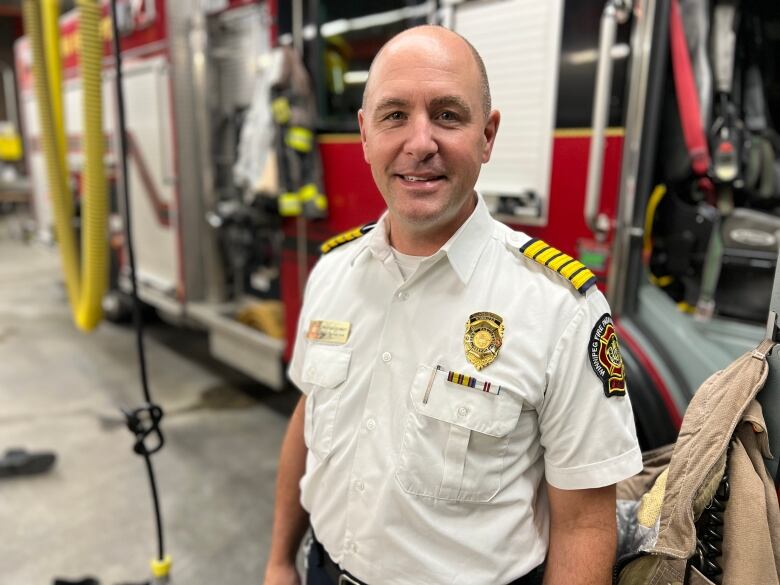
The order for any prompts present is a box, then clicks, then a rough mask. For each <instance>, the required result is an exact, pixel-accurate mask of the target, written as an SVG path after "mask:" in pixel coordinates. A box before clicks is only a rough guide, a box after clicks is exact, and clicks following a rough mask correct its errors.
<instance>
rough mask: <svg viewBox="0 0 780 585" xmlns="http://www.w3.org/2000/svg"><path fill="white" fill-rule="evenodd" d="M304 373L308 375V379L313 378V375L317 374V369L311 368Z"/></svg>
mask: <svg viewBox="0 0 780 585" xmlns="http://www.w3.org/2000/svg"><path fill="white" fill-rule="evenodd" d="M306 373H307V374H308V375H309V377H314V374H316V373H317V368H315V367H314V366H311V367H310V368H309V369H308V370H306Z"/></svg>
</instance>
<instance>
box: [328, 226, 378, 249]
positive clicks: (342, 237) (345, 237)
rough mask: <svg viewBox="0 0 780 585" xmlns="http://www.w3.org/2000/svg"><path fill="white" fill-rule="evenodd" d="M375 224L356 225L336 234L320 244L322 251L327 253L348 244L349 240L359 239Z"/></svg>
mask: <svg viewBox="0 0 780 585" xmlns="http://www.w3.org/2000/svg"><path fill="white" fill-rule="evenodd" d="M374 225H375V224H373V223H367V224H366V225H364V226H361V227H356V228H353V229H351V230H348V231H346V232H343V233H340V234H338V235H335V236H333V237H332V238H330V239H329V240H325V242H324V243H323V244H322V245H321V246H320V252H322V253H323V254H327V253H328V252H330V251H331V250H334V249H335V248H338V247H339V246H341V245H343V244H346V243H347V242H351V241H353V240H357V239H358V238H359V237H361V236H364V235H365V234H367V233H368V232H370V231H371V230H372V229H374Z"/></svg>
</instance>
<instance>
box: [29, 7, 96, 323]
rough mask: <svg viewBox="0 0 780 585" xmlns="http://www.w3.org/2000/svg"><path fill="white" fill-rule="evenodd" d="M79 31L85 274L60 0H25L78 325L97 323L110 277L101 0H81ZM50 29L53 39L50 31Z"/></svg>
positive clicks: (46, 147) (48, 160)
mask: <svg viewBox="0 0 780 585" xmlns="http://www.w3.org/2000/svg"><path fill="white" fill-rule="evenodd" d="M78 5H79V35H80V46H81V52H80V55H79V60H80V64H81V70H82V83H83V102H84V103H83V106H84V154H85V165H84V185H85V189H84V193H83V197H82V209H81V219H82V233H81V235H82V241H81V250H82V254H83V257H84V271H83V274H82V270H81V265H80V257H79V250H78V247H77V244H76V237H75V233H74V230H73V225H72V222H73V198H72V195H71V193H70V190H69V187H68V176H67V163H66V142H65V132H64V125H63V116H62V87H61V74H60V73H59V71H60V68H61V64H60V54H59V24H58V22H57V17H58V5H57V2H56V0H43V8H44V10H43V14H42V13H41V4H40V3H39V2H38V1H37V0H24V2H23V17H24V26H25V30H26V31H27V34H28V37H29V40H30V48H31V52H32V68H33V78H34V83H35V95H36V101H37V102H38V114H39V116H40V122H41V143H42V145H43V152H44V158H45V159H46V172H47V178H48V183H49V191H50V194H51V199H52V204H53V208H54V216H55V229H56V233H57V241H58V244H59V248H60V255H61V258H62V267H63V273H64V276H65V283H66V288H67V290H68V298H69V300H70V306H71V310H72V313H73V319H74V321H75V323H76V325H77V326H78V327H79V328H80V329H82V330H84V331H90V330H92V329H94V328H95V326H96V325H97V324H98V323H99V322H100V320H101V318H102V309H101V301H102V298H103V294H104V293H105V290H106V286H107V281H108V277H107V274H108V241H107V227H106V223H107V216H108V203H107V195H106V180H105V174H104V168H103V150H104V141H103V130H102V122H103V113H102V105H103V102H102V95H101V88H102V86H101V61H102V57H103V45H102V40H101V36H100V17H101V14H100V6H99V4H97V2H95V1H94V0H79V2H78ZM44 33H46V39H44Z"/></svg>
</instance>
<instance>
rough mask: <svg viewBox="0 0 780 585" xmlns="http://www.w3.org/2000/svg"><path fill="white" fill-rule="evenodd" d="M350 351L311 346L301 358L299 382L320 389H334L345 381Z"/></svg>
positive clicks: (316, 345)
mask: <svg viewBox="0 0 780 585" xmlns="http://www.w3.org/2000/svg"><path fill="white" fill-rule="evenodd" d="M351 356H352V350H350V349H347V348H344V347H327V346H324V345H319V344H314V343H313V344H311V345H310V346H309V347H308V348H307V349H306V355H305V356H304V358H303V372H302V373H301V380H303V381H304V382H306V383H307V384H314V385H315V386H321V387H322V388H335V387H336V386H338V385H339V384H341V383H342V382H343V381H344V380H346V379H347V372H348V371H349V360H350V357H351Z"/></svg>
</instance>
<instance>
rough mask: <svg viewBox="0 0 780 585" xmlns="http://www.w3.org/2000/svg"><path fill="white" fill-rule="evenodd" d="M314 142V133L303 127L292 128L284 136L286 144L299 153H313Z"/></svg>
mask: <svg viewBox="0 0 780 585" xmlns="http://www.w3.org/2000/svg"><path fill="white" fill-rule="evenodd" d="M313 141H314V133H313V132H312V131H311V130H309V129H308V128H302V127H301V126H292V127H291V128H290V129H289V130H287V133H286V134H285V135H284V142H285V144H286V145H287V146H289V147H290V148H292V149H293V150H297V151H298V152H311V147H312V143H313Z"/></svg>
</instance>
